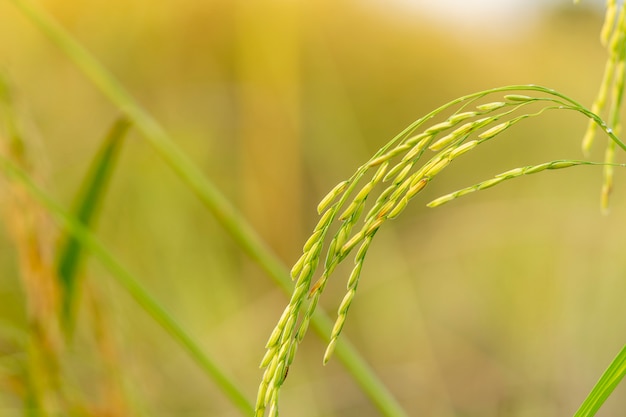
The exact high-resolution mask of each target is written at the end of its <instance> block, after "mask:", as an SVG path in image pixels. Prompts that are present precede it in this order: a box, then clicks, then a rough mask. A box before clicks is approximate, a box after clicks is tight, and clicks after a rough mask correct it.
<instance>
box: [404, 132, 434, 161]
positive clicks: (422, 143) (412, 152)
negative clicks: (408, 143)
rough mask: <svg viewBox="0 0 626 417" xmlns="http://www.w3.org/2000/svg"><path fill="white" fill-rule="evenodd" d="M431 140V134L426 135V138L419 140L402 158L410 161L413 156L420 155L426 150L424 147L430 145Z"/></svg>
mask: <svg viewBox="0 0 626 417" xmlns="http://www.w3.org/2000/svg"><path fill="white" fill-rule="evenodd" d="M429 140H430V136H429V137H426V138H425V139H422V140H421V141H420V142H418V143H417V144H416V145H415V146H414V147H413V149H411V150H410V151H409V152H407V154H406V155H404V157H403V158H402V161H403V162H404V161H408V160H411V159H413V158H415V157H416V156H418V155H419V154H420V153H421V152H423V151H424V149H425V148H426V145H428V142H429Z"/></svg>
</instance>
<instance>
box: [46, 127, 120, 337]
mask: <svg viewBox="0 0 626 417" xmlns="http://www.w3.org/2000/svg"><path fill="white" fill-rule="evenodd" d="M129 127H130V122H129V121H128V120H127V119H126V118H123V117H122V118H120V119H118V120H117V121H116V122H115V123H114V124H113V125H112V127H111V129H110V130H109V132H108V134H107V136H106V137H105V139H104V141H103V143H102V146H101V148H100V149H99V151H98V153H97V154H96V155H95V157H94V159H93V161H92V162H91V165H90V167H89V171H88V173H87V175H86V176H85V178H84V180H83V183H82V185H81V188H80V191H79V193H78V195H77V198H76V203H75V206H74V210H73V212H72V215H73V216H74V217H75V218H76V219H77V220H78V221H79V222H80V223H81V224H82V225H83V226H85V227H86V228H88V229H90V228H92V226H93V225H94V223H95V221H96V219H97V216H98V212H99V208H100V207H101V206H102V202H103V200H104V197H105V195H106V192H107V188H108V187H107V186H108V183H109V180H110V178H111V175H112V173H113V171H114V170H115V167H116V166H117V160H118V155H119V153H120V149H121V147H122V143H123V140H124V136H125V135H126V133H127V132H128V129H129ZM84 253H85V248H84V247H83V246H82V244H81V242H80V240H78V239H76V238H75V237H74V236H72V235H71V234H70V233H69V231H67V230H64V231H63V235H62V236H61V239H60V245H59V250H58V252H57V254H58V255H57V259H56V272H57V277H58V279H59V287H60V288H61V311H60V313H61V323H62V324H63V327H64V328H65V331H66V335H68V336H69V335H70V334H71V331H72V328H73V326H74V321H75V317H74V304H75V301H76V299H77V297H78V294H77V287H78V280H79V272H80V265H81V263H82V260H83V258H84Z"/></svg>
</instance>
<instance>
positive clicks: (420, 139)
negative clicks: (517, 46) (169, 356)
mask: <svg viewBox="0 0 626 417" xmlns="http://www.w3.org/2000/svg"><path fill="white" fill-rule="evenodd" d="M518 92H524V93H537V92H539V93H542V94H541V95H538V96H537V97H533V96H530V95H524V94H518ZM495 93H505V95H503V96H501V99H500V100H498V101H491V102H484V101H483V99H484V98H485V97H486V96H488V95H490V94H495ZM509 93H510V94H509ZM531 104H536V105H538V106H540V107H539V109H538V110H537V109H536V107H535V111H530V110H529V109H528V108H527V106H529V105H531ZM551 109H567V110H575V111H578V112H580V113H583V114H585V115H587V116H588V117H594V116H595V115H593V114H591V113H590V112H589V111H588V110H586V109H584V108H583V107H582V106H580V105H579V104H577V103H576V102H574V101H573V100H571V99H568V98H567V97H565V96H563V95H561V94H558V93H556V92H554V91H552V90H548V89H546V88H543V87H538V86H515V87H504V88H500V89H493V90H487V91H484V92H480V93H476V94H473V95H469V96H465V97H461V98H459V99H457V100H454V101H452V102H450V103H448V104H446V105H444V106H442V107H440V108H438V109H436V110H434V111H433V112H431V113H430V114H428V115H427V116H425V117H423V118H421V119H419V120H418V121H417V122H415V123H414V124H413V125H411V126H410V127H409V128H407V129H406V130H405V131H404V132H402V133H401V134H400V135H398V136H397V137H396V138H394V139H393V140H392V141H391V142H389V143H388V144H387V145H385V146H384V147H383V148H381V150H379V151H378V152H377V153H376V155H374V156H373V157H372V158H371V159H370V160H369V161H368V162H367V163H366V164H364V165H363V166H361V167H360V168H359V169H358V170H357V172H356V173H355V174H354V175H353V176H352V177H351V178H350V179H348V180H346V181H342V182H340V183H339V184H337V186H335V187H334V188H333V189H332V190H331V191H330V192H329V193H328V194H327V195H326V196H325V197H324V198H323V199H322V200H321V202H320V204H319V205H318V213H320V215H321V218H320V220H319V222H318V224H317V225H316V227H315V228H314V230H313V233H312V235H311V237H310V238H309V239H308V240H307V242H306V243H305V244H304V247H303V253H302V256H301V257H300V258H299V259H298V261H297V262H296V263H295V265H294V266H293V268H292V270H291V276H292V278H293V279H294V280H295V281H296V284H295V288H294V292H293V294H292V296H291V299H290V301H289V304H288V305H287V307H286V308H285V310H284V311H283V314H282V316H281V318H280V320H279V321H278V324H277V325H276V327H275V328H274V330H273V332H272V334H271V336H270V338H269V340H268V342H267V344H266V349H267V351H266V354H265V356H264V357H263V360H262V361H261V367H262V368H265V372H264V375H263V380H262V382H261V384H260V387H259V392H258V396H257V403H256V416H257V417H261V416H263V415H264V414H265V411H266V409H267V408H269V415H270V416H277V415H278V394H279V390H280V387H281V385H282V384H283V383H284V380H285V378H286V376H287V371H288V369H289V366H290V365H291V364H292V362H293V359H294V357H295V354H296V350H297V347H298V344H299V343H300V342H301V341H302V340H303V338H304V336H305V334H306V331H307V329H308V327H309V324H310V321H311V317H312V315H313V313H314V312H315V309H316V307H317V304H318V302H319V299H320V297H321V294H322V292H323V291H324V288H325V286H326V284H327V282H328V278H329V277H330V276H331V274H332V273H333V271H334V270H335V268H336V267H337V265H339V263H341V262H342V261H343V260H344V259H345V258H346V257H347V256H348V255H349V254H350V253H351V252H352V251H353V250H354V249H355V248H357V247H358V249H357V251H356V255H355V257H354V267H353V269H352V271H351V273H350V276H349V278H348V282H347V285H346V294H345V296H344V298H343V300H342V301H341V303H340V305H339V308H338V309H337V319H336V321H335V324H334V326H333V328H332V331H331V334H330V341H329V343H328V346H327V348H326V352H325V354H324V359H323V361H324V363H326V362H328V361H329V359H330V357H331V356H332V354H333V351H334V350H335V347H336V345H337V343H338V340H339V336H340V334H341V331H342V329H343V327H344V324H345V322H346V318H347V314H348V311H349V309H350V306H351V304H352V301H353V300H354V297H355V294H356V290H357V287H358V283H359V278H360V274H361V270H362V268H363V263H364V260H365V257H366V255H367V251H368V249H369V247H370V245H371V242H372V240H373V238H374V235H375V234H376V232H377V231H378V229H379V228H380V227H381V226H382V225H383V224H384V223H385V222H386V221H387V220H389V219H393V218H395V217H397V216H398V215H400V213H402V211H403V210H404V209H405V208H406V207H407V205H408V203H409V201H410V200H411V199H412V198H413V197H415V196H416V195H417V194H418V193H419V192H420V191H422V190H423V189H424V188H425V187H426V186H427V185H428V184H429V183H430V182H431V181H432V180H433V179H434V178H435V177H436V176H437V174H439V173H440V172H441V171H443V170H444V169H445V168H446V167H447V166H448V165H449V164H450V163H451V162H452V161H453V160H454V159H455V158H458V157H459V156H461V155H463V154H464V153H466V152H469V151H470V150H472V149H474V148H475V147H476V146H478V145H479V144H481V143H483V142H485V141H487V140H491V139H493V138H495V137H496V136H498V135H499V134H501V133H502V132H504V131H505V130H507V129H509V128H510V127H511V126H513V125H515V124H516V123H518V122H519V121H521V120H524V119H526V118H529V117H534V116H538V115H540V114H542V113H543V112H544V111H546V110H551ZM445 112H448V113H451V114H450V115H449V116H448V117H447V118H445V119H444V120H443V121H441V122H438V123H432V122H431V123H429V122H430V121H431V119H433V118H434V117H436V116H437V117H441V116H442V115H443V114H445ZM594 120H595V122H596V123H600V122H601V121H599V119H598V118H597V116H595V118H594ZM602 128H603V129H606V126H605V125H602ZM607 133H609V132H607ZM470 136H474V138H473V139H471V140H470V139H469V138H470ZM615 140H617V138H615ZM622 145H623V144H622ZM620 146H621V145H620ZM624 146H626V145H624ZM427 151H432V152H434V155H433V156H431V157H430V158H429V159H428V160H427V161H426V162H425V163H423V164H421V165H420V166H418V162H419V160H420V159H421V158H422V156H424V154H425V153H427ZM580 164H585V162H582V161H553V162H550V163H547V164H541V165H535V166H528V167H524V168H519V169H516V170H512V171H508V172H506V173H503V174H500V175H498V176H496V177H495V178H492V179H490V180H487V181H484V182H482V183H480V184H477V185H475V186H472V187H468V188H465V189H462V190H459V191H457V192H455V193H451V194H448V195H446V196H443V197H441V198H439V199H436V200H434V201H433V202H431V203H430V204H429V206H430V207H435V206H438V205H441V204H444V203H446V202H448V201H451V200H452V199H454V198H457V197H460V196H462V195H465V194H468V193H471V192H474V191H478V190H482V189H485V188H489V187H492V186H495V185H497V184H499V183H500V182H502V181H505V180H508V179H511V178H516V177H519V176H522V175H527V174H531V173H535V172H540V171H543V170H546V169H559V168H565V167H568V166H573V165H580ZM372 172H373V173H372ZM368 174H369V175H368ZM367 177H369V179H366V178H367ZM380 185H385V187H384V188H383V189H382V191H381V192H380V194H378V196H377V197H376V200H374V201H373V202H372V203H371V204H370V207H369V208H368V210H367V212H365V209H366V206H367V202H368V199H370V198H371V196H372V194H373V193H374V190H376V189H377V188H382V187H379V186H380ZM364 212H365V213H366V214H365V215H364V216H363V213H364ZM335 222H339V225H338V228H337V231H336V232H335V234H334V235H333V236H332V238H331V239H330V242H329V243H328V248H327V250H326V259H325V262H324V267H323V271H322V273H321V275H320V277H319V278H318V279H317V280H316V281H315V282H314V283H313V282H312V278H313V275H314V274H315V271H316V270H317V267H318V264H319V262H320V258H321V256H322V252H323V248H324V246H325V241H326V235H327V234H328V232H329V230H330V229H331V226H332V225H333V224H334V223H335Z"/></svg>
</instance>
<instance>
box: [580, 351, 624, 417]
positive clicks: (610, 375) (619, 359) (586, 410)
mask: <svg viewBox="0 0 626 417" xmlns="http://www.w3.org/2000/svg"><path fill="white" fill-rule="evenodd" d="M625 375H626V345H625V346H624V347H623V348H622V350H621V351H620V352H619V353H618V354H617V356H616V357H615V359H613V362H611V364H610V365H609V367H608V368H607V369H606V371H604V374H602V376H601V377H600V379H599V380H598V382H597V383H596V385H595V387H593V390H592V391H591V393H589V395H588V396H587V398H586V399H585V401H583V403H582V405H581V406H580V408H579V409H578V411H577V412H576V414H574V417H592V416H595V415H596V413H597V412H598V410H599V409H600V407H601V406H602V404H604V401H606V399H607V398H608V397H609V396H610V395H611V393H612V392H613V390H614V389H615V387H617V385H618V384H619V383H620V381H621V380H622V379H623V378H624V376H625Z"/></svg>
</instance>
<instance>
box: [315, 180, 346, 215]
mask: <svg viewBox="0 0 626 417" xmlns="http://www.w3.org/2000/svg"><path fill="white" fill-rule="evenodd" d="M349 184H350V181H342V182H340V183H339V184H337V185H335V187H334V188H333V189H332V190H330V192H329V193H328V194H326V196H324V198H322V201H321V202H320V203H319V205H318V206H317V213H318V214H321V213H322V211H324V209H326V208H327V207H328V205H329V204H330V203H331V202H332V201H333V200H334V199H335V198H337V196H338V195H339V194H341V193H343V192H344V191H345V190H346V188H348V185H349Z"/></svg>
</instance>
